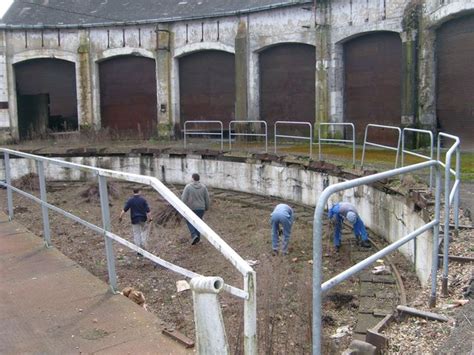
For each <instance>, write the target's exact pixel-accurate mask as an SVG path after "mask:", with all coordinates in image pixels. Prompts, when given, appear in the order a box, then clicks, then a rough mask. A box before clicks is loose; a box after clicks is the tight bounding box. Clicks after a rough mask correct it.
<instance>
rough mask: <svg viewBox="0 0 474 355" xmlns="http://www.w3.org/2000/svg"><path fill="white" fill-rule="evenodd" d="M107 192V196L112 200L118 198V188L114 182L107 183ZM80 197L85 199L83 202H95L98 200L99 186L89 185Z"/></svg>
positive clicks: (95, 184)
mask: <svg viewBox="0 0 474 355" xmlns="http://www.w3.org/2000/svg"><path fill="white" fill-rule="evenodd" d="M107 191H108V193H109V196H112V197H113V198H118V197H120V188H119V186H118V184H117V183H115V182H108V183H107ZM80 195H81V197H83V198H85V202H88V203H89V202H92V201H94V202H96V201H99V199H100V192H99V185H98V184H97V183H90V184H89V186H88V187H87V188H86V189H85V190H84V191H82V192H81V193H80Z"/></svg>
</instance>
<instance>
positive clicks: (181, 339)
mask: <svg viewBox="0 0 474 355" xmlns="http://www.w3.org/2000/svg"><path fill="white" fill-rule="evenodd" d="M161 332H162V333H163V334H165V335H167V336H169V337H170V338H173V339H174V340H176V341H177V342H178V343H181V344H183V345H184V346H185V347H186V348H192V347H194V341H193V340H192V339H190V338H188V337H187V336H186V335H184V334H183V333H180V332H179V331H177V330H176V329H171V328H165V329H163V330H162V331H161Z"/></svg>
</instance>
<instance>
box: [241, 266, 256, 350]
mask: <svg viewBox="0 0 474 355" xmlns="http://www.w3.org/2000/svg"><path fill="white" fill-rule="evenodd" d="M256 275H257V274H256V273H255V271H250V272H248V273H247V275H245V276H244V291H246V292H247V293H248V298H247V299H246V300H244V353H245V354H246V355H257V353H258V347H257V280H256V278H257V276H256Z"/></svg>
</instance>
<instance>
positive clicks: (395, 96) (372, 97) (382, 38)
mask: <svg viewBox="0 0 474 355" xmlns="http://www.w3.org/2000/svg"><path fill="white" fill-rule="evenodd" d="M401 65H402V42H401V39H400V36H399V35H398V34H397V33H393V32H376V33H372V34H368V35H364V36H361V37H357V38H355V39H353V40H350V41H348V42H346V43H345V44H344V73H345V77H344V84H345V85H344V99H345V106H344V121H345V122H351V123H354V125H355V127H356V139H357V140H358V141H359V142H360V141H363V139H364V130H365V127H366V125H367V124H369V123H375V124H382V125H387V126H397V127H399V126H400V124H401ZM374 132H376V134H375V135H373V136H369V140H370V141H371V142H376V143H381V144H390V145H393V144H396V138H394V131H392V130H390V131H389V130H386V131H382V132H381V131H374Z"/></svg>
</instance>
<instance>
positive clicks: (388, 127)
mask: <svg viewBox="0 0 474 355" xmlns="http://www.w3.org/2000/svg"><path fill="white" fill-rule="evenodd" d="M369 127H375V128H383V129H392V130H395V131H398V144H397V147H396V148H394V147H391V146H389V145H384V144H378V143H372V142H368V141H367V131H368V130H369ZM401 135H402V130H401V129H400V127H394V126H384V125H380V124H372V123H369V124H368V125H367V126H365V134H364V145H363V147H362V160H361V162H360V167H361V169H362V168H364V157H365V146H366V145H371V146H373V147H379V148H385V149H390V150H395V151H396V152H397V154H396V157H395V168H396V167H397V165H398V155H399V154H400V140H401Z"/></svg>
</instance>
